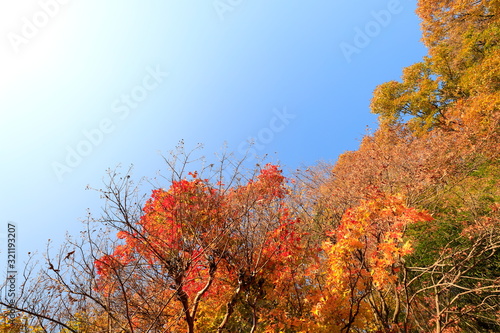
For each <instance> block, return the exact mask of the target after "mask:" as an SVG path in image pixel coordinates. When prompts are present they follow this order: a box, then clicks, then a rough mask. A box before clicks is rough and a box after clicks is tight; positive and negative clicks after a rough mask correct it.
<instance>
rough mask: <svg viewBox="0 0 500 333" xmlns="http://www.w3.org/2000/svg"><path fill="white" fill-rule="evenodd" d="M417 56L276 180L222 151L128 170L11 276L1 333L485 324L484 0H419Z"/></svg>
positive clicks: (493, 17) (492, 256)
mask: <svg viewBox="0 0 500 333" xmlns="http://www.w3.org/2000/svg"><path fill="white" fill-rule="evenodd" d="M417 14H418V15H419V16H420V18H421V20H422V23H421V26H422V32H423V42H424V44H425V46H426V47H427V48H428V54H427V56H426V57H424V58H423V59H422V61H421V62H419V63H416V64H413V65H411V66H409V67H407V68H404V69H403V70H402V76H401V79H400V80H399V81H390V82H386V83H384V84H382V85H380V86H378V87H376V88H375V91H374V94H373V98H372V101H371V110H372V112H374V113H375V114H377V115H378V116H379V127H378V129H377V130H376V131H374V132H373V133H372V134H370V135H366V136H365V137H364V138H363V139H362V142H361V144H360V147H359V149H357V150H355V151H349V152H346V153H344V154H343V155H341V156H340V157H339V159H338V161H337V162H336V163H334V164H331V165H330V164H326V163H318V164H317V165H313V166H309V167H308V168H305V169H301V170H297V171H296V172H295V173H292V174H286V173H285V172H283V168H284V167H282V166H279V165H276V164H272V163H262V164H260V165H259V164H257V165H255V167H253V168H248V167H247V166H246V164H245V163H244V160H235V159H234V158H233V157H232V156H230V155H224V156H222V157H220V159H219V161H218V163H217V164H212V165H209V166H206V167H204V168H202V169H200V170H191V169H190V168H191V164H190V163H189V161H190V160H191V155H190V153H189V152H185V151H182V150H181V151H176V152H175V153H174V154H173V155H172V156H171V157H170V158H166V160H165V161H166V168H167V172H166V176H165V178H164V183H163V184H159V185H158V186H155V188H154V189H153V190H152V192H148V193H142V192H141V188H142V187H141V183H140V182H136V181H135V180H134V177H133V175H131V173H130V172H124V173H123V174H120V173H119V172H117V171H111V172H110V173H109V174H108V178H107V182H106V185H105V187H104V188H103V189H100V190H98V193H100V195H101V196H102V199H103V201H104V203H105V205H104V209H103V213H102V214H101V215H95V213H93V214H92V215H89V217H88V221H87V223H86V229H85V230H83V231H82V232H81V235H79V236H77V237H69V238H68V240H67V242H66V243H65V244H64V245H63V247H62V248H61V249H60V251H59V252H58V253H56V254H54V253H47V255H46V257H45V258H44V259H43V260H44V262H43V264H41V265H40V266H28V267H27V268H26V274H25V276H26V281H25V283H23V284H22V287H21V289H22V290H21V292H20V293H19V295H20V296H19V298H18V299H17V300H16V302H15V303H14V304H5V302H4V303H2V305H4V306H8V307H9V308H10V311H12V313H14V314H15V316H14V318H12V316H11V314H12V313H4V314H3V316H2V317H1V318H0V331H2V332H28V331H29V332H82V333H83V332H86V333H90V332H130V333H132V332H190V333H191V332H287V333H292V332H436V333H441V332H443V333H444V332H499V331H500V252H499V250H500V162H499V157H500V140H499V134H500V112H499V108H500V44H499V41H500V0H489V1H488V0H478V1H463V0H420V1H418V9H417Z"/></svg>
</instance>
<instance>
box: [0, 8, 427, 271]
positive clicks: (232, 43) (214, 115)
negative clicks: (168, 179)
mask: <svg viewBox="0 0 500 333" xmlns="http://www.w3.org/2000/svg"><path fill="white" fill-rule="evenodd" d="M415 6H416V3H415V1H405V0H400V1H398V0H383V1H378V0H377V1H372V0H370V1H366V0H365V1H361V0H330V1H289V0H287V1H285V0H274V1H263V0H260V1H259V0H241V1H238V0H216V1H213V0H206V1H189V0H184V1H173V0H167V1H165V0H164V1H147V0H143V1H116V0H109V1H96V0H86V1H74V0H65V1H63V0H37V1H32V0H20V1H15V2H14V1H3V2H2V3H1V4H0V28H1V39H0V124H1V131H0V142H1V143H0V152H1V155H2V159H3V163H1V166H0V168H1V172H0V185H1V187H0V233H5V232H6V231H5V229H6V223H7V221H15V222H16V223H17V224H18V226H19V239H18V243H19V249H20V252H21V253H23V254H24V253H27V252H28V251H31V252H34V251H37V250H38V251H42V252H43V250H44V248H45V245H46V242H47V239H49V238H51V239H53V240H55V241H56V242H60V241H62V240H63V239H64V235H65V232H66V230H69V231H70V233H72V234H75V233H77V232H78V230H79V229H80V227H81V224H80V222H79V219H80V218H83V217H85V215H86V209H87V208H90V209H91V210H92V211H93V212H94V213H95V214H96V215H98V214H99V210H100V207H101V205H102V204H103V202H102V201H101V200H100V199H99V196H98V194H97V193H95V192H93V191H85V187H86V186H87V185H88V184H89V185H91V186H93V187H100V186H101V185H102V179H103V177H104V176H105V170H106V169H107V168H109V167H115V166H116V165H117V164H120V163H121V164H122V165H124V166H128V165H130V164H133V165H134V166H135V169H134V170H135V171H134V174H135V175H136V176H137V177H140V176H149V177H153V176H154V175H155V174H156V172H157V171H158V170H161V169H165V167H164V163H163V160H162V158H161V153H164V154H166V153H167V152H168V151H169V150H171V149H173V148H174V147H175V145H176V144H177V142H178V141H179V140H181V139H184V140H185V142H186V147H187V148H193V147H194V146H195V145H196V144H197V143H203V144H205V150H204V153H205V154H206V155H208V156H212V154H213V153H214V152H217V151H220V150H221V147H222V146H223V144H224V143H225V142H226V143H227V144H228V147H229V150H231V151H234V152H235V154H236V155H237V156H238V154H240V152H241V151H243V150H245V149H246V148H247V144H246V141H247V140H248V138H249V137H253V138H255V142H256V147H255V148H258V153H259V154H266V153H270V154H274V153H275V152H276V153H277V157H278V158H279V160H280V161H281V162H282V164H283V165H284V167H285V168H286V169H295V168H297V167H300V166H303V165H312V164H314V163H315V162H316V161H319V160H331V161H334V160H335V159H336V158H337V157H338V155H339V154H341V153H342V152H345V151H347V150H353V149H356V147H357V146H358V144H359V140H360V138H361V137H362V136H363V134H364V133H365V130H366V127H367V126H370V127H372V128H373V127H375V126H376V122H375V121H376V117H375V116H374V115H372V114H370V113H369V108H368V106H369V102H370V98H371V94H372V92H373V89H374V88H375V87H376V86H377V85H378V84H380V83H383V82H385V81H388V80H395V79H398V78H399V77H400V74H401V69H402V68H403V67H406V66H408V65H411V64H413V63H415V62H418V61H420V60H421V58H422V56H424V55H425V52H426V50H425V49H424V47H423V46H422V45H421V43H420V30H419V21H418V18H417V17H416V16H415V14H414V10H415ZM76 154H78V156H75V155H76ZM1 237H2V235H0V242H1V244H5V238H1ZM0 249H1V251H2V252H1V253H0V257H2V258H0V263H1V262H2V260H4V258H3V256H4V255H5V250H4V245H0ZM2 253H3V254H2Z"/></svg>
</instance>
